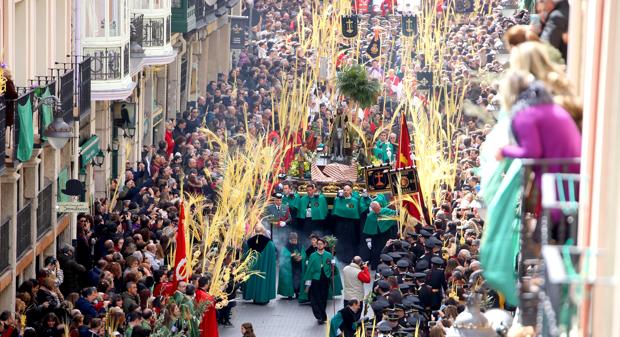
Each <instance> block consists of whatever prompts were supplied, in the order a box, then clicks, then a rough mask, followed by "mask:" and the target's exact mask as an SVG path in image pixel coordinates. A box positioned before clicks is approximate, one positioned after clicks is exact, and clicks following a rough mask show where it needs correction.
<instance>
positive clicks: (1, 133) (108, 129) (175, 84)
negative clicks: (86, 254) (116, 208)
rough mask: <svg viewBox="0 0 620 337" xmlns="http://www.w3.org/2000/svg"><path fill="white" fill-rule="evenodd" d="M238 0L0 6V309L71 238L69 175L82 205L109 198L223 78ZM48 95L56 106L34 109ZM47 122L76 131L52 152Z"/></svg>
mask: <svg viewBox="0 0 620 337" xmlns="http://www.w3.org/2000/svg"><path fill="white" fill-rule="evenodd" d="M238 1H239V0H230V1H225V0H96V1H95V0H0V25H1V26H0V63H4V64H6V73H7V74H9V73H10V75H11V78H12V81H13V83H14V84H15V86H16V88H17V93H18V97H17V99H15V100H13V99H8V98H7V96H6V95H4V96H3V97H0V116H1V117H0V155H2V154H4V158H2V159H0V161H2V163H0V308H12V307H13V306H14V303H15V291H16V288H17V286H18V285H19V284H20V283H21V282H22V281H23V280H26V279H29V278H33V277H34V276H35V273H36V270H37V269H38V268H40V267H41V266H42V263H43V260H44V258H45V257H46V256H53V255H55V254H56V251H57V249H58V248H59V247H61V245H63V244H72V243H73V242H74V241H73V240H74V239H75V238H76V214H75V213H60V212H56V208H57V203H58V202H59V201H69V200H70V199H69V198H70V197H68V196H66V195H65V194H63V193H61V191H62V190H63V189H65V188H66V182H67V180H69V179H72V178H73V179H78V180H80V181H81V182H82V184H83V186H84V187H85V189H86V192H85V193H84V195H83V196H82V197H81V200H82V201H86V202H87V203H88V204H90V205H92V203H93V202H94V201H95V200H97V198H108V199H111V194H112V191H110V185H111V180H112V179H115V178H116V179H119V180H121V183H123V182H122V178H123V177H124V171H125V169H126V168H127V167H135V166H136V165H137V163H138V162H139V161H140V160H141V151H142V148H143V146H145V145H157V143H158V142H159V141H160V140H163V138H164V133H165V129H164V124H165V120H166V119H171V118H173V119H174V118H178V116H179V115H180V114H181V113H182V112H183V111H184V110H186V109H187V107H188V106H191V105H192V104H195V103H194V102H195V101H196V100H197V98H198V97H199V96H201V95H204V94H205V91H206V86H207V83H208V81H210V80H215V79H216V78H217V74H218V73H221V72H228V71H230V67H231V59H230V48H229V39H230V23H229V15H230V14H231V13H236V14H238V13H240V7H241V5H240V4H239V3H238ZM47 95H51V96H56V97H58V99H59V104H58V106H57V108H56V109H53V108H50V107H47V106H43V105H40V104H39V103H40V102H41V101H42V98H44V97H46V96H47ZM54 117H61V118H63V120H64V121H65V122H67V123H68V124H70V125H71V126H73V129H74V130H77V131H76V132H74V137H73V138H72V139H71V140H70V141H68V142H67V144H66V145H65V146H64V147H63V148H61V149H59V150H56V149H54V148H53V147H52V146H50V143H49V141H48V140H46V139H45V137H44V136H43V131H44V130H45V128H46V127H47V125H49V123H50V118H52V119H53V118H54ZM31 130H32V132H30V131H31ZM95 178H96V179H95Z"/></svg>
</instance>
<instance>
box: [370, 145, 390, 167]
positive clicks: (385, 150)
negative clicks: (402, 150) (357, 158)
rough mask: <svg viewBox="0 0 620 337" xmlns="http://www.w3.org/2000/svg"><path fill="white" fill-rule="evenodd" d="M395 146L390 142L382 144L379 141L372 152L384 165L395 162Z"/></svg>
mask: <svg viewBox="0 0 620 337" xmlns="http://www.w3.org/2000/svg"><path fill="white" fill-rule="evenodd" d="M394 151H395V150H394V145H392V143H390V142H385V143H384V142H382V141H380V140H379V141H377V144H375V148H374V149H373V150H372V153H373V154H374V155H375V157H377V159H379V160H381V162H382V163H391V162H393V161H394V156H395V153H394Z"/></svg>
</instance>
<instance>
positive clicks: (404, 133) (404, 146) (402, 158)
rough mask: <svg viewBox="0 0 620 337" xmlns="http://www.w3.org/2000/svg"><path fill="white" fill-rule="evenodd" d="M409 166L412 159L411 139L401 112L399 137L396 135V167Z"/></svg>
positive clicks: (411, 164) (411, 163)
mask: <svg viewBox="0 0 620 337" xmlns="http://www.w3.org/2000/svg"><path fill="white" fill-rule="evenodd" d="M411 166H413V160H411V141H410V138H409V129H408V128H407V121H406V120H405V114H404V113H403V114H401V115H400V137H398V160H397V161H396V168H397V169H399V168H405V167H411Z"/></svg>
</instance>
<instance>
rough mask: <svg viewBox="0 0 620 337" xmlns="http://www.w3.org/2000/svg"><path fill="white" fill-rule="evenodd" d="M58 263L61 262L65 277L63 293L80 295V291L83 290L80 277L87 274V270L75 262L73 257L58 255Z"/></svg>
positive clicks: (62, 285)
mask: <svg viewBox="0 0 620 337" xmlns="http://www.w3.org/2000/svg"><path fill="white" fill-rule="evenodd" d="M58 262H60V269H62V271H63V272H64V275H65V280H64V282H63V283H62V284H61V285H60V290H61V291H62V293H63V294H70V293H79V292H80V289H82V288H81V287H80V283H79V279H80V275H82V274H83V273H85V272H86V268H84V266H83V265H81V264H79V263H77V262H75V259H74V258H73V257H72V256H67V255H64V254H60V255H58Z"/></svg>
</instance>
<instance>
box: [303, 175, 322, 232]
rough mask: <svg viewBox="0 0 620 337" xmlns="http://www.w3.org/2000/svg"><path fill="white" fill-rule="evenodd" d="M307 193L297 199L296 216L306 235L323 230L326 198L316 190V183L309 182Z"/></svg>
mask: <svg viewBox="0 0 620 337" xmlns="http://www.w3.org/2000/svg"><path fill="white" fill-rule="evenodd" d="M306 191H307V192H308V193H307V195H304V196H302V197H300V198H299V199H298V201H297V205H296V206H297V218H298V219H299V220H300V221H301V222H302V223H303V227H302V228H303V230H302V232H303V233H304V234H306V235H309V234H310V233H314V232H319V231H323V229H324V228H323V224H324V222H325V221H324V220H325V218H326V217H327V200H325V196H324V195H323V194H322V193H320V192H319V191H318V189H317V188H316V185H314V184H312V183H309V184H308V187H307V189H306Z"/></svg>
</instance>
